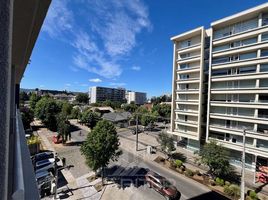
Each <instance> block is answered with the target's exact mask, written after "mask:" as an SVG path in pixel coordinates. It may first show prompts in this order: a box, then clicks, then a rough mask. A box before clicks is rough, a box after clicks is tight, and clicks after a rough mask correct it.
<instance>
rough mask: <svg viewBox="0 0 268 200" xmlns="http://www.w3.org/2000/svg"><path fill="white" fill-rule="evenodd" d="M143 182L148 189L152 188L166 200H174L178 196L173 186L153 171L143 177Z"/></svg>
mask: <svg viewBox="0 0 268 200" xmlns="http://www.w3.org/2000/svg"><path fill="white" fill-rule="evenodd" d="M145 180H146V182H147V185H148V187H149V188H153V189H154V190H156V191H157V192H159V193H160V194H162V195H163V196H164V197H165V198H166V199H167V200H171V199H175V198H176V197H177V196H178V195H179V192H178V190H177V188H176V187H175V186H173V185H172V184H171V183H170V182H169V181H168V180H167V179H166V178H164V177H162V176H160V175H159V174H157V173H155V172H153V171H149V172H148V173H147V174H146V175H145Z"/></svg>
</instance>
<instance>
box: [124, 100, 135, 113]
mask: <svg viewBox="0 0 268 200" xmlns="http://www.w3.org/2000/svg"><path fill="white" fill-rule="evenodd" d="M122 108H123V110H125V111H127V112H131V113H134V112H135V111H136V110H137V108H138V106H137V105H136V104H135V103H133V102H131V103H130V104H123V105H122Z"/></svg>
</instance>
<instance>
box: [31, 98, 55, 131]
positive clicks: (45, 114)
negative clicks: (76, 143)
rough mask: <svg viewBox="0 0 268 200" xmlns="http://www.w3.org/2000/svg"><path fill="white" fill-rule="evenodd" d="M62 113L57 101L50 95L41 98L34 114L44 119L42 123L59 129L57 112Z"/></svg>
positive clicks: (52, 128) (51, 128) (50, 127)
mask: <svg viewBox="0 0 268 200" xmlns="http://www.w3.org/2000/svg"><path fill="white" fill-rule="evenodd" d="M59 113H60V108H59V106H58V104H57V102H56V101H55V100H54V99H52V98H49V97H43V98H42V99H40V100H39V101H38V102H37V104H36V106H35V111H34V114H35V116H36V117H37V118H38V119H40V120H41V121H42V123H43V124H44V125H45V126H46V127H47V128H48V129H50V130H52V131H56V130H57V114H59Z"/></svg>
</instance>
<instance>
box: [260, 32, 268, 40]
mask: <svg viewBox="0 0 268 200" xmlns="http://www.w3.org/2000/svg"><path fill="white" fill-rule="evenodd" d="M266 40H268V33H263V34H262V35H261V41H266Z"/></svg>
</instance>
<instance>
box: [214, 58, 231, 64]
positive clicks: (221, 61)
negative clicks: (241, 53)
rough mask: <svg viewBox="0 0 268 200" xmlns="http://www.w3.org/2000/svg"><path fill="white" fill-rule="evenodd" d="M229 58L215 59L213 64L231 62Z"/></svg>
mask: <svg viewBox="0 0 268 200" xmlns="http://www.w3.org/2000/svg"><path fill="white" fill-rule="evenodd" d="M229 61H230V59H229V57H219V58H213V60H212V64H220V63H226V62H229Z"/></svg>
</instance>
